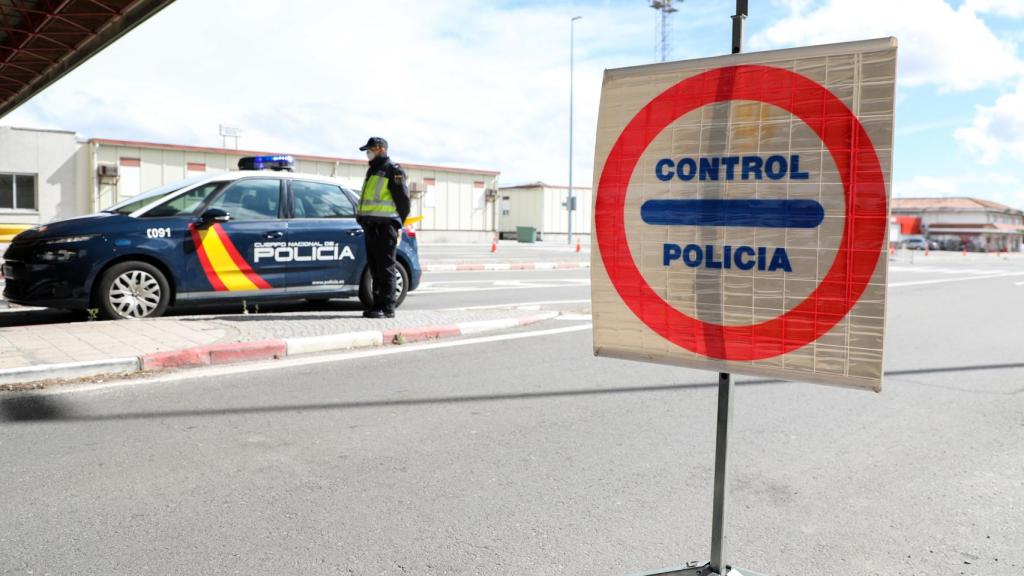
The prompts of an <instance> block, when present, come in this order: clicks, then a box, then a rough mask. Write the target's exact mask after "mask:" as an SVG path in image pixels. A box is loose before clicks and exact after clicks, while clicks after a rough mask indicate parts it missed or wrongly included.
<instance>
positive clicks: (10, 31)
mask: <svg viewBox="0 0 1024 576" xmlns="http://www.w3.org/2000/svg"><path fill="white" fill-rule="evenodd" d="M173 1H174V0H0V118H3V117H4V116H5V115H7V113H9V112H11V111H12V110H14V109H15V108H17V107H18V106H20V105H22V104H24V103H25V102H26V101H27V100H28V99H29V98H31V97H33V96H35V95H36V94H38V93H39V92H41V91H42V90H43V89H44V88H46V87H47V86H49V85H50V84H52V83H54V82H56V81H57V80H58V79H60V78H61V77H63V76H64V75H65V74H67V73H68V72H70V71H72V70H74V69H75V68H76V67H78V65H80V64H82V63H83V62H85V61H86V60H88V59H89V58H91V57H93V56H94V55H96V54H97V53H99V52H100V51H101V50H103V49H104V48H106V47H107V46H109V45H110V44H112V43H113V42H114V41H116V40H117V39H118V38H120V37H122V36H124V35H125V34H127V33H128V32H129V31H131V30H132V29H133V28H135V27H136V26H138V25H139V24H141V23H142V22H144V21H145V20H146V19H147V18H149V17H150V16H152V15H153V14H156V13H157V12H159V11H160V10H162V9H163V8H165V7H166V6H168V5H169V4H170V3H171V2H173Z"/></svg>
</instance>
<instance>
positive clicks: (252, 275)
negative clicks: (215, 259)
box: [213, 224, 270, 290]
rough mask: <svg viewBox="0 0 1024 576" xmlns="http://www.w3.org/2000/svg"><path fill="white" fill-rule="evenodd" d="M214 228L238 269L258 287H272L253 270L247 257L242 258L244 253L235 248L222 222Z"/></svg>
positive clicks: (263, 288) (262, 288)
mask: <svg viewBox="0 0 1024 576" xmlns="http://www.w3.org/2000/svg"><path fill="white" fill-rule="evenodd" d="M213 229H214V230H216V231H217V234H218V235H219V236H220V239H221V243H222V244H223V245H224V249H225V250H226V251H227V253H228V256H230V257H231V260H233V261H234V263H235V266H237V268H238V270H239V271H240V272H241V273H242V274H244V275H245V277H246V278H248V279H249V281H250V282H252V283H253V284H254V285H255V286H256V287H257V288H259V289H261V290H265V289H267V288H270V284H268V283H267V281H266V280H264V279H263V278H260V276H259V274H257V273H256V272H253V269H252V267H251V266H249V263H248V262H246V261H245V258H242V255H241V254H239V253H238V249H237V248H235V245H234V243H233V242H231V238H229V237H228V235H227V233H226V232H224V229H223V228H221V226H220V224H214V225H213Z"/></svg>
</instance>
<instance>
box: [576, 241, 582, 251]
mask: <svg viewBox="0 0 1024 576" xmlns="http://www.w3.org/2000/svg"><path fill="white" fill-rule="evenodd" d="M580 250H581V248H580V239H579V238H577V239H576V253H577V254H579V253H580Z"/></svg>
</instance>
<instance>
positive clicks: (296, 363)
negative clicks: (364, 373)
mask: <svg viewBox="0 0 1024 576" xmlns="http://www.w3.org/2000/svg"><path fill="white" fill-rule="evenodd" d="M592 327H593V325H592V324H579V325H576V326H565V327H563V328H551V329H549V330H532V331H527V332H515V333H512V334H499V335H496V336H482V337H479V338H468V339H465V340H451V341H447V342H444V341H442V342H433V343H425V344H406V345H402V346H384V347H380V348H373V349H370V350H361V351H357V352H341V353H337V354H326V355H321V356H310V357H308V358H302V357H296V358H282V359H281V360H267V361H265V362H255V363H249V364H238V365H231V366H217V367H210V368H192V369H186V370H183V371H181V372H175V373H173V374H161V375H158V376H148V377H147V376H143V377H141V378H132V379H129V380H120V381H115V382H106V383H103V384H86V385H74V384H69V385H66V386H61V387H58V388H52V389H47V390H41V391H39V392H33V393H31V394H33V395H59V394H72V393H80V392H102V391H106V390H110V389H116V388H124V387H128V386H142V385H147V384H160V383H167V382H177V381H181V380H194V379H197V378H206V379H209V378H216V377H220V376H231V375H234V374H246V373H251V372H259V371H265V370H284V369H287V368H298V367H301V366H313V365H316V364H327V363H330V362H345V361H351V360H360V359H363V358H373V357H375V356H391V355H394V354H406V353H409V352H424V351H428V350H437V349H439V348H458V347H461V346H473V345H476V344H491V343H493V342H504V341H508V340H521V339H524V338H539V337H542V336H557V335H560V334H568V333H571V332H580V331H583V330H590V329H591V328H592Z"/></svg>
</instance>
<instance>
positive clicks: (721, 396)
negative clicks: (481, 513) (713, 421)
mask: <svg viewBox="0 0 1024 576" xmlns="http://www.w3.org/2000/svg"><path fill="white" fill-rule="evenodd" d="M746 19H747V0H736V14H734V15H733V17H732V53H733V54H739V53H740V52H741V51H742V50H743V24H744V22H745V21H746ZM732 390H733V383H732V374H730V373H728V372H719V374H718V424H717V426H716V428H717V433H716V434H715V504H714V511H713V512H712V514H711V569H712V570H713V571H714V572H715V573H717V574H726V573H727V572H728V571H729V565H728V563H727V562H726V548H725V517H726V516H725V515H726V511H727V508H726V495H727V494H728V490H729V486H728V483H729V424H730V423H731V422H732Z"/></svg>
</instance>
